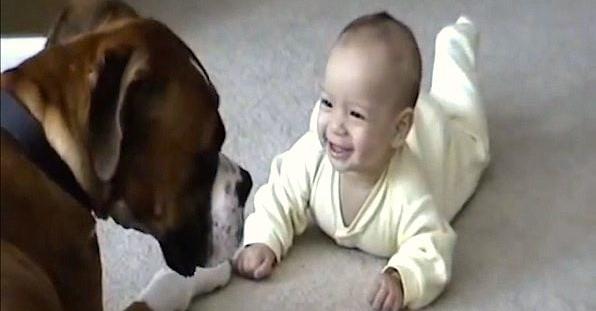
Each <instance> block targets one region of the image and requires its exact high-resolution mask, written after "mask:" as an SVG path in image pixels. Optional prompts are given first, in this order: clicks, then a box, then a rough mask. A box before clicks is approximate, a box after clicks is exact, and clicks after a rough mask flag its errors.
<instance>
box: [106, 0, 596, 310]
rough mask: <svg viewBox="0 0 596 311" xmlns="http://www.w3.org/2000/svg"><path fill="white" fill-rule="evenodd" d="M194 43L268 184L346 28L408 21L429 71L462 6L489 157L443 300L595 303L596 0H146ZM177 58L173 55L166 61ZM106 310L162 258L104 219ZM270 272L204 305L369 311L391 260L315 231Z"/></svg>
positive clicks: (505, 305) (259, 178)
mask: <svg viewBox="0 0 596 311" xmlns="http://www.w3.org/2000/svg"><path fill="white" fill-rule="evenodd" d="M130 3H131V4H133V5H134V6H136V7H137V8H138V9H139V10H140V11H141V12H143V13H144V14H147V15H151V16H154V17H156V18H158V19H160V20H162V21H164V22H166V23H167V24H169V25H170V26H171V28H172V29H174V30H175V31H176V32H177V33H179V34H180V35H181V37H182V38H183V39H185V40H186V41H187V42H188V43H189V44H190V46H191V47H192V48H193V49H195V50H196V51H197V53H198V55H199V57H200V58H201V59H202V60H203V62H204V64H205V66H206V68H207V70H208V71H209V72H210V74H211V75H212V77H213V80H214V82H215V84H216V86H217V87H218V89H219V91H220V93H221V98H222V106H221V111H222V114H223V118H224V121H225V122H226V125H227V129H228V136H227V137H228V140H227V142H226V144H225V147H224V149H225V151H226V152H227V153H228V154H230V155H231V156H232V157H233V158H236V159H238V160H239V161H240V162H241V163H242V164H243V165H245V166H246V167H247V168H248V169H249V170H250V171H251V173H252V174H253V177H254V181H255V184H256V185H259V184H262V183H263V182H264V181H265V180H266V178H267V174H268V169H269V162H270V160H271V159H272V157H273V156H274V155H275V154H277V153H279V152H281V151H283V150H285V149H286V148H287V147H288V146H289V145H290V144H291V143H292V142H293V141H294V140H295V139H296V138H298V137H299V136H300V135H301V133H303V132H304V130H305V129H306V126H307V120H308V114H309V111H310V109H311V107H312V103H313V102H314V101H315V100H316V98H317V88H316V85H317V80H316V77H317V76H319V75H320V73H321V66H322V65H323V64H324V59H325V53H326V50H327V48H328V47H329V45H330V43H331V41H332V40H333V39H334V37H335V35H336V34H337V32H338V31H339V30H340V29H341V28H342V27H343V26H344V25H345V24H346V23H347V22H348V21H349V20H351V19H352V18H354V17H356V16H358V15H361V14H364V13H369V12H373V11H376V10H379V9H386V10H388V11H389V12H390V13H392V14H394V15H395V16H397V17H399V18H401V19H403V20H404V21H405V22H406V23H407V24H409V25H411V27H412V28H413V30H414V33H415V34H416V36H417V37H418V40H419V42H420V45H421V48H422V52H423V57H424V61H425V65H426V67H425V68H426V71H425V73H424V74H425V87H427V86H428V84H427V83H428V81H429V78H430V72H429V71H428V69H429V68H430V60H431V59H432V55H433V50H432V47H433V41H434V35H435V34H436V33H437V31H439V29H440V28H441V27H442V26H443V25H445V24H447V23H450V22H452V21H453V20H454V19H455V18H457V16H458V15H459V14H461V13H465V14H467V15H469V16H470V17H471V18H472V19H473V20H474V21H475V22H476V23H477V25H478V27H479V29H480V31H481V36H482V38H481V46H480V51H479V56H478V62H479V75H480V77H479V78H480V83H481V86H482V87H483V90H484V97H485V101H486V105H487V107H486V109H487V115H488V121H489V127H490V131H491V139H492V146H491V147H492V153H493V162H492V165H491V167H490V169H489V171H488V173H487V174H486V176H485V178H484V181H483V183H482V185H481V187H480V188H479V190H478V192H477V194H476V196H475V197H474V198H473V199H472V201H471V202H470V203H469V204H468V206H467V207H466V209H465V210H464V211H463V213H462V214H461V215H460V217H459V218H458V219H457V220H456V221H455V224H454V228H455V230H456V231H457V232H458V234H459V241H458V244H457V248H456V252H455V258H454V267H453V272H454V273H453V280H452V282H451V284H450V285H449V287H448V289H447V291H446V292H445V294H444V295H442V296H441V297H440V298H439V299H438V300H437V301H436V302H435V303H434V304H432V305H431V307H430V309H431V310H596V298H595V296H594V294H595V293H596V246H595V245H596V99H595V98H596V67H595V60H596V58H595V55H596V35H594V34H595V33H596V27H595V26H594V21H593V20H594V12H596V2H594V1H591V0H577V1H512V0H509V1H474V0H456V1H439V0H437V1H428V0H421V1H406V0H403V1H395V0H393V1H391V0H386V1H346V0H330V1H318V0H301V1H272V0H271V1H266V0H263V1H256V0H238V1H229V0H210V1H202V0H192V1H188V0H184V1H160V0H135V1H130ZM164 57H167V56H164ZM100 239H101V246H102V253H103V260H104V264H105V271H104V275H105V280H104V283H105V301H106V306H107V310H118V309H121V308H122V307H123V306H125V305H126V304H127V303H128V302H130V301H131V299H133V298H134V296H135V295H136V294H137V293H138V292H139V291H140V289H141V288H142V287H143V286H144V285H145V283H146V282H148V280H149V279H150V277H151V275H152V273H153V272H154V271H156V270H157V269H158V267H159V266H160V265H162V264H163V261H162V259H161V258H160V257H159V253H158V252H157V244H156V243H155V242H154V241H152V240H151V239H150V238H147V237H145V236H142V235H141V234H137V233H135V232H128V231H124V230H122V229H119V228H117V227H116V226H115V225H113V224H110V223H101V224H100ZM296 242H297V243H296V246H295V247H294V248H293V249H292V251H291V252H290V253H289V256H288V257H287V259H286V260H284V261H283V262H282V263H281V265H280V266H279V267H278V268H279V269H277V270H276V272H275V273H274V275H273V276H272V277H271V278H270V279H268V280H266V281H263V282H252V281H246V280H242V279H239V278H234V279H233V280H232V282H231V284H230V285H229V286H228V287H226V288H224V289H222V290H220V291H218V292H216V293H214V294H212V295H208V296H205V297H200V298H198V299H197V300H196V301H195V304H194V305H193V308H192V309H193V310H367V309H368V307H367V305H366V303H365V299H364V293H365V289H366V287H367V286H368V285H369V284H370V280H371V279H372V278H373V276H374V274H375V273H377V271H378V270H379V268H380V267H381V266H382V265H383V263H384V260H383V259H379V258H373V257H371V256H368V255H365V254H362V253H360V252H357V251H355V250H347V249H343V248H339V247H337V246H335V245H333V243H332V242H331V241H330V240H329V239H327V238H326V237H325V236H324V235H323V234H321V233H320V232H319V231H317V230H316V229H313V230H310V231H308V232H307V233H306V234H305V235H304V236H302V237H300V238H298V239H297V241H296Z"/></svg>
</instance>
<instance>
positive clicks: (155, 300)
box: [138, 268, 196, 311]
mask: <svg viewBox="0 0 596 311" xmlns="http://www.w3.org/2000/svg"><path fill="white" fill-rule="evenodd" d="M195 274H196V273H195ZM193 289H194V287H193V280H192V278H187V277H184V276H182V275H180V274H178V273H176V272H174V271H173V270H171V269H169V268H162V269H161V270H159V271H158V272H157V273H155V275H153V278H152V279H151V281H150V282H149V284H148V285H147V286H146V287H145V289H143V291H142V292H141V294H140V295H139V299H138V300H139V301H142V302H145V303H146V304H147V305H148V306H149V307H150V308H151V310H154V311H174V310H186V309H187V308H188V305H189V304H190V301H191V300H192V297H193Z"/></svg>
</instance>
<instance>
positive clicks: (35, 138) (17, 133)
mask: <svg viewBox="0 0 596 311" xmlns="http://www.w3.org/2000/svg"><path fill="white" fill-rule="evenodd" d="M0 95H1V104H0V106H1V110H0V115H1V118H2V129H4V130H6V131H7V132H8V133H10V135H12V137H14V138H15V139H16V140H17V141H18V142H19V143H20V147H21V148H22V149H23V151H24V152H25V154H26V155H27V157H28V158H29V159H30V160H31V161H32V162H33V163H35V164H36V165H37V167H39V168H40V169H41V170H42V171H43V172H44V173H45V174H46V176H48V178H50V179H51V180H53V181H54V182H55V183H56V184H58V185H59V186H60V187H61V188H62V189H63V190H64V191H66V192H67V193H69V194H70V195H72V196H73V197H74V198H75V199H76V200H77V201H79V202H80V203H81V204H83V205H84V206H85V207H88V208H92V206H91V199H90V198H89V195H88V194H87V192H85V190H83V188H81V186H80V184H79V183H78V182H77V180H76V179H75V177H74V175H73V173H72V171H71V170H70V168H69V167H68V165H66V163H65V162H64V161H63V160H62V158H61V157H60V156H59V155H58V154H57V153H56V151H55V150H54V148H52V147H51V146H50V144H49V142H48V140H47V138H46V136H45V133H44V131H43V128H42V127H41V124H40V123H39V121H38V120H37V119H35V118H34V117H33V115H32V114H31V112H30V111H29V110H28V109H27V108H26V107H25V106H24V105H22V104H20V103H19V102H17V100H16V99H15V98H14V97H12V96H11V95H10V94H9V93H8V92H5V91H1V92H0Z"/></svg>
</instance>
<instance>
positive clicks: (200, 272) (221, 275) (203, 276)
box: [192, 261, 232, 295]
mask: <svg viewBox="0 0 596 311" xmlns="http://www.w3.org/2000/svg"><path fill="white" fill-rule="evenodd" d="M231 277H232V264H231V263H230V262H229V261H224V262H222V263H220V264H219V265H217V266H215V267H212V268H197V270H196V271H195V275H194V276H193V277H192V279H194V289H193V294H194V295H201V294H206V293H209V292H212V291H213V290H215V289H217V288H220V287H223V286H225V285H227V284H228V282H230V278H231Z"/></svg>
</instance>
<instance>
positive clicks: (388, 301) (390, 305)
mask: <svg viewBox="0 0 596 311" xmlns="http://www.w3.org/2000/svg"><path fill="white" fill-rule="evenodd" d="M396 298H397V296H396V293H395V292H393V291H391V290H390V291H388V292H387V295H386V296H385V301H384V303H383V308H382V310H383V311H396V310H398V309H399V305H398V304H397V303H396V300H397V299H396Z"/></svg>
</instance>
